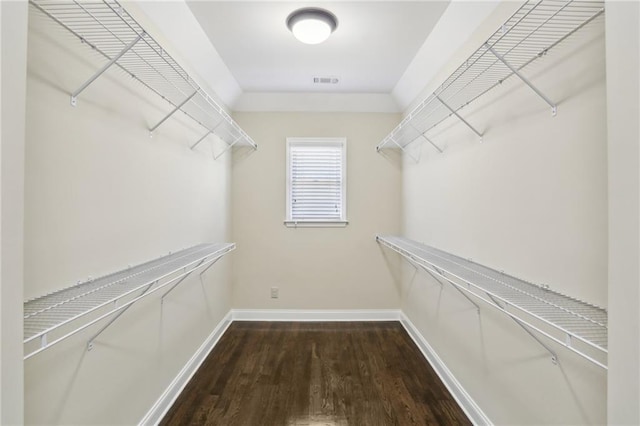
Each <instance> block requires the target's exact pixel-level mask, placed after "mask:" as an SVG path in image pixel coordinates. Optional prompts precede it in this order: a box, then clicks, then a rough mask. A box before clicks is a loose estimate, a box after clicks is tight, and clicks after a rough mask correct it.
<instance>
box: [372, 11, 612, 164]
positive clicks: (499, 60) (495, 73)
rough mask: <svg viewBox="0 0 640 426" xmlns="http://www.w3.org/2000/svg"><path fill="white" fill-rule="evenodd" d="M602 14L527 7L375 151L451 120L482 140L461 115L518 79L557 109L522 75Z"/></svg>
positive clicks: (407, 141)
mask: <svg viewBox="0 0 640 426" xmlns="http://www.w3.org/2000/svg"><path fill="white" fill-rule="evenodd" d="M603 12H604V1H571V0H569V1H567V0H537V1H528V2H526V3H525V4H524V5H523V6H522V7H521V8H520V9H518V11H516V12H515V13H514V14H513V15H512V16H511V17H510V18H509V19H508V20H507V21H506V22H505V23H504V24H503V25H502V26H501V27H500V28H499V29H498V30H497V31H496V32H495V33H494V34H493V35H492V36H491V37H490V38H489V39H488V40H487V41H486V42H485V43H484V44H483V45H482V46H480V47H479V48H478V49H477V50H476V51H475V52H474V53H473V54H472V55H471V56H470V57H469V58H468V59H467V60H466V61H464V62H463V63H462V65H460V66H459V67H458V68H457V69H456V70H455V71H454V72H453V74H451V75H450V76H449V77H448V78H447V79H446V80H445V81H444V82H443V83H442V84H441V85H440V86H439V87H438V88H437V89H436V90H435V91H434V92H433V93H431V94H430V95H429V96H427V97H426V98H425V99H424V100H423V101H422V102H420V103H419V104H418V105H417V106H416V107H415V108H414V109H413V110H412V111H411V112H410V113H409V114H408V115H407V116H406V117H405V118H404V119H403V120H402V121H401V122H400V124H398V126H396V128H395V129H393V131H391V133H389V134H388V135H387V136H386V137H385V138H384V139H383V140H382V142H380V143H379V144H378V146H377V147H376V149H377V150H378V151H380V150H381V149H384V148H400V149H402V150H404V149H405V147H407V145H409V144H410V143H412V142H413V141H415V140H417V139H418V138H422V139H424V140H426V141H427V142H429V143H430V144H431V145H433V146H434V147H435V148H436V149H437V150H438V151H439V152H442V150H441V149H440V148H439V147H438V146H437V145H436V144H435V143H433V141H432V140H431V139H430V138H429V137H428V136H427V133H428V132H429V131H430V130H431V129H433V128H434V127H435V126H437V125H438V124H439V123H440V122H442V121H443V120H445V119H446V118H448V117H450V116H451V115H455V116H456V117H457V118H458V119H460V120H461V121H462V122H463V123H464V124H465V125H466V126H468V127H469V128H470V129H471V130H472V131H473V132H474V133H476V134H477V135H478V136H479V137H480V140H482V133H481V132H480V131H479V130H478V129H476V128H475V127H474V126H472V125H471V124H470V123H469V122H468V121H466V120H465V119H464V118H463V117H462V116H461V115H460V114H459V112H460V110H461V109H462V108H464V107H465V106H466V105H468V104H469V103H471V102H472V101H474V100H475V99H476V98H478V97H480V96H482V95H483V94H485V93H486V92H488V91H490V90H491V89H493V88H494V87H496V86H498V85H500V84H502V82H504V81H505V80H506V79H508V78H509V77H511V76H512V75H516V76H517V77H518V78H520V79H521V80H522V81H523V82H524V83H525V84H526V85H528V86H529V87H530V88H531V89H532V90H533V91H534V92H535V93H536V94H537V95H538V96H540V97H541V98H542V99H543V100H544V101H545V102H546V103H547V104H549V106H550V107H551V111H552V114H553V115H555V114H556V110H557V109H556V104H555V103H554V102H553V101H552V100H551V99H549V98H548V97H547V96H545V95H544V94H543V93H542V92H541V91H540V90H539V89H538V88H536V87H535V86H534V85H533V84H532V83H531V82H530V81H529V80H528V79H527V78H526V77H525V76H523V75H522V74H521V73H520V70H522V69H523V68H525V67H526V66H527V65H529V64H530V63H531V62H533V61H535V60H536V59H537V58H540V57H542V56H544V55H546V54H547V52H548V51H549V50H550V49H551V48H553V47H554V46H556V45H557V44H558V43H560V42H562V41H563V40H564V39H566V38H567V37H569V36H570V35H571V34H573V33H574V32H576V31H578V30H579V29H580V28H582V27H583V26H585V25H586V24H587V23H589V22H591V21H592V20H593V19H595V18H596V17H598V16H599V15H600V14H602V13H603Z"/></svg>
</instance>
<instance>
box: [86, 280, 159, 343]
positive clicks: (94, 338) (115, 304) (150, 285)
mask: <svg viewBox="0 0 640 426" xmlns="http://www.w3.org/2000/svg"><path fill="white" fill-rule="evenodd" d="M156 283H157V281H154V282H152V283H151V284H149V285H148V286H147V288H145V289H144V290H142V293H140V297H142V296H144V294H145V293H146V292H147V291H149V289H150V288H151V287H153V285H154V284H156ZM117 302H118V301H117V300H114V301H113V303H114V308H115V309H117V307H118V304H117ZM131 306H133V305H129V306H127V307H126V308H124V309H121V310H120V312H118V313H117V314H116V315H115V316H114V317H113V318H111V319H110V320H109V322H108V323H106V324H105V325H104V326H102V328H101V329H100V330H98V331H97V332H96V334H94V335H93V336H91V337H90V338H89V340H88V341H87V350H88V351H90V350H91V349H93V341H94V340H96V338H97V337H98V336H99V335H101V334H102V332H103V331H105V330H106V329H107V328H109V326H110V325H111V324H113V323H114V322H115V321H116V320H117V319H118V318H120V316H121V315H122V314H124V313H125V312H127V310H128V309H129V308H130V307H131Z"/></svg>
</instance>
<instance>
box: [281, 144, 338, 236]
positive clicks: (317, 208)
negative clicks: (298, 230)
mask: <svg viewBox="0 0 640 426" xmlns="http://www.w3.org/2000/svg"><path fill="white" fill-rule="evenodd" d="M346 160H347V140H346V139H345V138H287V220H286V221H285V224H286V225H287V226H345V225H346V224H347V214H346V211H347V206H346V201H347V197H346V188H347V182H346V176H347V170H346V162H347V161H346Z"/></svg>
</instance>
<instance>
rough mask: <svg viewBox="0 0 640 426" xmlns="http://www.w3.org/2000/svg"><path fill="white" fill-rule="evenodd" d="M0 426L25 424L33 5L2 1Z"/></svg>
mask: <svg viewBox="0 0 640 426" xmlns="http://www.w3.org/2000/svg"><path fill="white" fill-rule="evenodd" d="M0 40H1V43H2V47H1V48H0V51H1V52H2V58H1V60H0V63H1V65H0V81H1V83H0V90H1V91H2V96H1V100H0V110H1V114H0V122H1V123H0V128H1V140H2V142H1V143H0V184H1V185H0V207H1V208H0V241H1V244H0V260H1V261H0V384H1V386H0V424H3V425H13V424H21V423H22V422H23V411H24V410H23V407H24V405H23V402H24V398H23V383H24V381H23V366H22V282H23V250H22V249H23V243H24V236H23V213H24V132H25V118H24V110H25V91H26V90H25V85H26V65H27V3H26V2H0Z"/></svg>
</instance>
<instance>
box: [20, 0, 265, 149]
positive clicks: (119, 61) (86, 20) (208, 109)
mask: <svg viewBox="0 0 640 426" xmlns="http://www.w3.org/2000/svg"><path fill="white" fill-rule="evenodd" d="M29 3H30V4H31V5H32V6H33V7H34V8H35V9H37V10H38V11H40V12H41V13H43V14H44V15H45V16H47V17H49V18H50V19H52V20H53V21H55V22H56V23H58V24H59V25H61V26H62V27H63V28H65V29H66V30H68V31H69V32H70V33H72V34H73V35H74V36H76V37H77V38H78V39H79V40H80V41H81V42H82V43H83V44H86V45H87V46H89V47H91V48H92V49H93V50H94V51H95V52H97V53H98V54H99V55H101V56H102V57H103V58H105V59H106V60H107V63H106V64H105V65H103V66H102V67H101V68H100V69H99V70H98V71H97V72H96V73H95V74H94V75H93V76H92V77H91V78H90V79H89V80H87V81H86V82H84V83H83V84H82V85H81V86H80V87H79V88H78V89H77V90H75V91H74V92H73V93H72V94H71V105H73V106H76V105H77V103H78V96H79V95H80V94H81V93H82V92H83V91H84V90H85V89H86V88H87V87H89V86H90V85H91V84H92V83H93V82H94V81H96V80H97V79H98V78H99V77H100V76H101V75H103V74H104V73H105V72H107V71H108V70H110V69H111V68H114V69H119V70H120V71H122V72H124V74H125V75H126V76H128V77H132V78H134V79H135V80H136V81H138V82H139V83H141V84H142V85H143V86H145V87H146V88H147V89H149V90H151V91H152V92H155V93H156V94H157V95H158V96H159V97H161V98H162V99H164V100H165V101H167V102H168V103H169V104H170V105H171V106H172V107H173V109H172V111H171V112H170V113H169V114H168V115H166V116H165V117H164V118H162V119H161V120H160V121H159V122H158V123H157V124H156V125H154V126H153V127H151V129H150V130H149V134H150V136H153V132H154V131H155V130H156V129H157V128H158V127H159V126H160V125H161V124H162V123H164V122H165V121H166V120H167V119H168V118H169V117H171V116H172V115H174V114H175V113H176V112H177V111H182V112H183V113H184V114H185V115H187V116H188V117H190V118H191V119H193V120H194V121H195V122H196V123H198V124H199V125H200V126H202V127H204V129H205V130H206V131H207V132H208V133H207V135H209V134H214V135H215V136H217V138H219V139H220V140H221V141H222V142H224V143H225V144H227V145H233V146H246V147H250V148H252V149H254V150H255V149H257V147H258V145H257V144H256V143H255V142H254V141H253V139H251V137H249V135H247V133H246V132H245V131H244V130H242V128H241V127H240V126H239V125H238V124H237V123H236V122H235V121H234V120H233V119H232V118H231V116H230V115H229V114H228V113H227V112H226V111H225V110H224V109H223V108H222V107H221V106H220V105H219V104H218V103H217V102H216V101H215V100H214V99H213V98H212V97H211V96H209V95H208V94H207V93H206V92H205V91H204V89H202V88H201V87H200V86H199V85H198V84H197V83H196V81H195V80H194V79H193V78H192V77H190V76H189V74H188V73H187V72H186V71H185V70H184V68H182V67H181V66H180V65H179V64H178V62H177V61H175V60H174V59H173V58H172V57H171V56H170V55H169V54H168V53H167V52H166V51H165V50H164V48H163V47H162V46H161V45H160V44H159V43H158V42H157V41H156V40H155V39H153V38H152V37H151V36H150V35H149V34H148V33H147V32H146V31H145V30H144V29H143V28H142V26H141V25H140V24H139V23H138V22H137V21H136V20H135V19H133V17H131V15H129V14H128V13H127V11H126V10H125V8H123V7H122V6H121V5H120V4H119V3H118V2H117V1H116V0H92V1H85V0H29ZM200 142H202V140H198V142H197V143H196V144H194V145H191V146H192V147H194V146H195V145H197V144H198V143H200ZM227 151H228V149H225V150H224V151H223V152H227Z"/></svg>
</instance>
